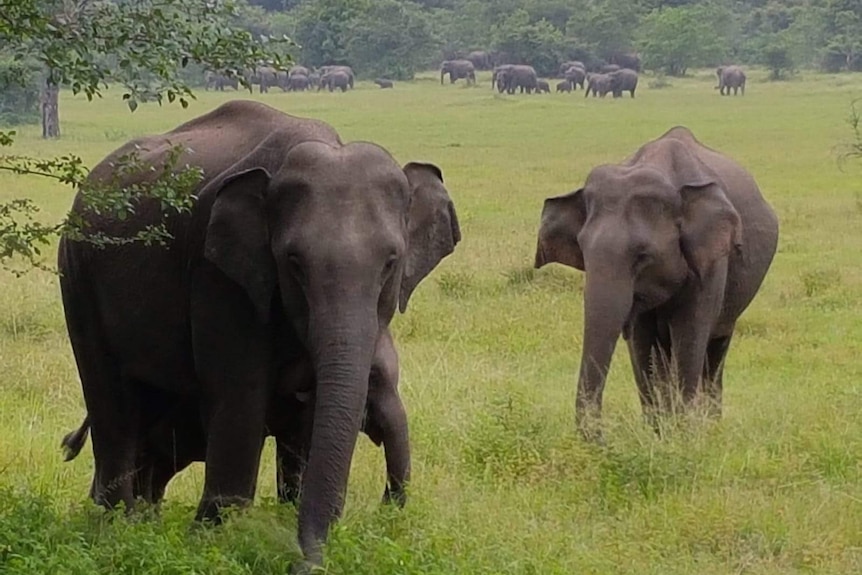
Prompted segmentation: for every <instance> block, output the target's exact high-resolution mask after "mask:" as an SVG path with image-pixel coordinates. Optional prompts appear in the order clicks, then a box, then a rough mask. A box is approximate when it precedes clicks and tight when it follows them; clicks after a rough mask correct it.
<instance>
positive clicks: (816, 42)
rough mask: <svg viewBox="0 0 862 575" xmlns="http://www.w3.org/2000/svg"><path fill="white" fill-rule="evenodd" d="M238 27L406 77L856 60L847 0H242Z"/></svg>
mask: <svg viewBox="0 0 862 575" xmlns="http://www.w3.org/2000/svg"><path fill="white" fill-rule="evenodd" d="M248 1H249V2H250V3H249V4H247V5H245V6H244V7H243V8H242V9H241V11H240V15H239V17H238V21H237V22H238V25H240V26H242V27H244V28H246V29H248V30H251V31H252V32H254V33H258V34H264V35H273V36H278V35H282V34H284V35H287V36H289V37H290V38H292V39H293V40H295V42H296V44H297V45H296V46H295V47H293V49H292V50H291V55H292V56H293V57H295V58H296V59H297V60H299V61H301V62H303V63H305V64H308V65H312V66H319V65H323V64H349V65H351V66H353V67H354V68H355V69H356V71H357V73H358V74H359V75H360V76H364V77H373V76H386V77H391V78H394V79H402V80H403V79H410V78H412V77H413V75H414V74H415V73H416V72H417V71H419V70H422V69H428V68H433V67H435V66H436V65H438V64H439V62H440V60H442V59H444V58H455V57H458V56H461V55H464V54H466V53H467V52H469V51H471V50H476V49H483V50H490V51H494V52H495V53H497V54H499V55H500V57H501V59H502V60H506V61H508V62H510V63H529V64H531V65H533V66H534V67H535V68H536V69H537V71H538V72H539V73H540V74H542V75H546V76H550V75H552V74H553V73H554V72H555V71H556V68H557V66H558V65H559V62H561V61H565V60H571V59H576V60H582V61H585V62H591V61H595V62H600V61H606V60H607V59H609V58H610V57H611V56H612V55H613V54H615V53H620V52H638V53H639V54H640V55H641V58H642V60H643V63H644V66H645V68H646V69H647V70H652V71H655V72H658V73H663V74H668V75H683V74H685V73H686V71H687V70H688V69H690V68H697V67H704V66H714V65H718V64H726V63H740V64H757V65H763V66H766V67H768V68H769V69H770V70H772V74H773V76H774V78H776V79H778V78H780V77H782V76H784V75H786V74H788V73H792V72H793V71H794V70H795V69H797V68H800V67H810V68H818V69H821V70H824V71H828V72H837V71H841V70H860V69H862V55H860V43H862V3H859V2H858V1H857V0H248Z"/></svg>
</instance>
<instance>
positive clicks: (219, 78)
mask: <svg viewBox="0 0 862 575" xmlns="http://www.w3.org/2000/svg"><path fill="white" fill-rule="evenodd" d="M225 86H230V87H231V88H233V89H234V90H238V89H239V80H237V79H236V78H231V77H228V76H226V75H224V74H218V73H216V72H210V71H207V72H206V73H205V74H204V89H205V90H218V91H219V92H224V89H225Z"/></svg>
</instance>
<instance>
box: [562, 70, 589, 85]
mask: <svg viewBox="0 0 862 575" xmlns="http://www.w3.org/2000/svg"><path fill="white" fill-rule="evenodd" d="M563 76H564V77H565V78H566V80H568V81H569V82H570V83H571V84H572V88H573V89H574V88H576V87H577V86H580V87H581V88H583V87H584V81H585V80H586V78H587V73H586V71H584V69H583V68H581V67H579V66H571V67H570V68H568V69H567V70H566V73H565V74H564V75H563Z"/></svg>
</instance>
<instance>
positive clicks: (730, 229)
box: [680, 183, 742, 281]
mask: <svg viewBox="0 0 862 575" xmlns="http://www.w3.org/2000/svg"><path fill="white" fill-rule="evenodd" d="M681 195H682V220H681V222H680V246H681V248H682V255H683V257H685V260H686V262H687V263H688V267H689V268H690V269H691V270H692V272H694V274H695V276H696V277H697V279H698V281H700V280H701V279H703V278H704V277H705V276H706V275H707V274H708V273H709V272H710V270H711V268H712V265H713V264H714V263H715V262H716V261H718V260H720V259H722V258H724V257H726V256H728V255H729V254H730V253H731V250H733V249H736V250H741V248H742V223H741V221H740V218H739V213H738V212H737V211H736V208H734V207H733V204H731V203H730V200H728V199H727V195H726V194H725V193H724V190H723V189H722V188H721V187H720V186H719V185H718V184H716V183H709V184H706V185H699V186H684V187H683V188H682V189H681Z"/></svg>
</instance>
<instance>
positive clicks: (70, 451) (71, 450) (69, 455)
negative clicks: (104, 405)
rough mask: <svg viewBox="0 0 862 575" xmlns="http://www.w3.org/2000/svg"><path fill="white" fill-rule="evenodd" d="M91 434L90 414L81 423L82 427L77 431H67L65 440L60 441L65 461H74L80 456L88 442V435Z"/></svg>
mask: <svg viewBox="0 0 862 575" xmlns="http://www.w3.org/2000/svg"><path fill="white" fill-rule="evenodd" d="M89 434H90V416H89V415H88V416H87V417H85V418H84V421H83V422H82V423H81V427H79V428H78V429H76V430H75V431H70V432H69V433H67V434H66V436H65V437H63V441H61V442H60V447H62V448H63V461H72V460H73V459H75V458H76V457H78V454H79V453H81V450H82V449H83V448H84V445H86V444H87V436H88V435H89Z"/></svg>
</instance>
